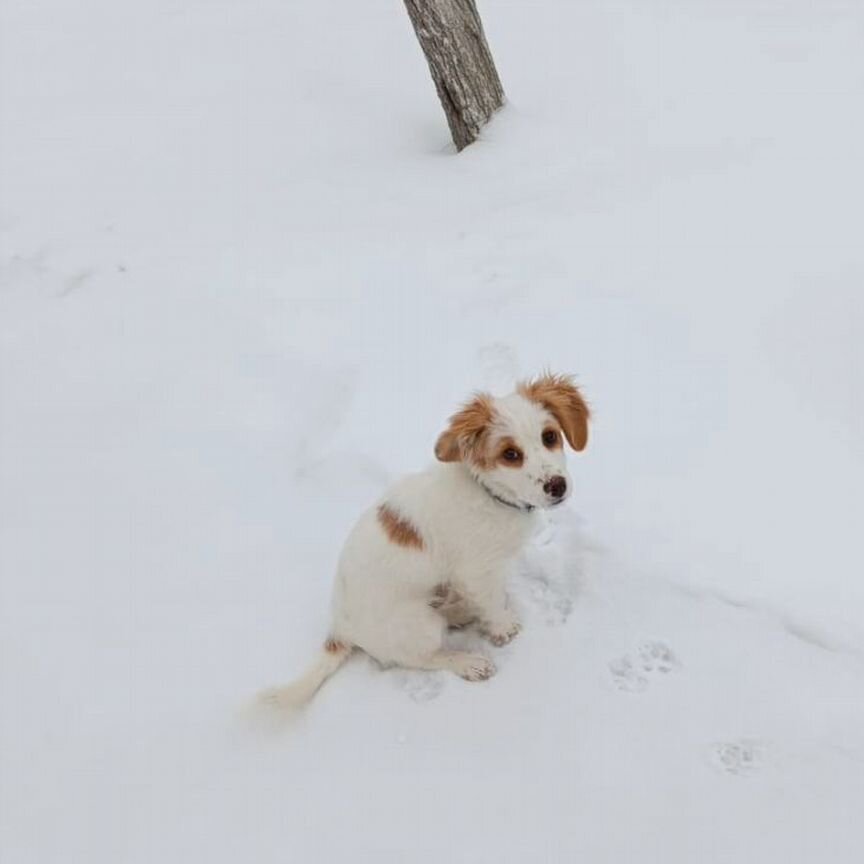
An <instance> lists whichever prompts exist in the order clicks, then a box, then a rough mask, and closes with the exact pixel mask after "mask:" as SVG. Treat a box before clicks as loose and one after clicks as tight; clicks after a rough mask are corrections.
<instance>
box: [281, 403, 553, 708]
mask: <svg viewBox="0 0 864 864" xmlns="http://www.w3.org/2000/svg"><path fill="white" fill-rule="evenodd" d="M493 405H494V409H495V415H496V421H495V423H494V425H493V426H492V428H491V430H490V433H491V434H490V445H491V446H492V447H493V448H494V447H495V444H496V442H500V440H501V439H502V438H505V437H509V438H512V439H514V441H515V442H516V443H517V444H518V446H519V448H520V449H521V450H522V453H523V454H524V458H523V463H522V465H521V466H520V467H518V468H513V467H510V466H506V465H500V464H496V466H495V467H494V468H492V469H490V470H480V469H479V468H477V467H476V466H473V465H472V464H471V463H466V462H463V461H455V462H447V463H438V464H435V465H433V466H431V467H430V468H429V469H428V470H426V471H424V472H422V473H420V474H413V475H409V476H406V477H404V478H402V479H401V480H400V481H398V482H397V483H396V484H395V485H394V486H393V487H392V488H391V489H389V490H388V491H387V493H386V494H385V495H384V496H383V498H382V499H381V501H380V502H378V503H377V504H376V505H375V506H373V507H371V508H369V509H368V510H367V511H366V512H365V513H363V515H362V516H361V517H360V519H359V520H358V522H357V523H356V525H355V526H354V528H353V530H352V531H351V533H350V534H349V536H348V538H347V540H346V542H345V545H344V547H343V550H342V554H341V557H340V560H339V566H338V571H337V574H336V581H335V586H334V592H333V608H332V624H331V629H330V638H331V639H332V640H335V641H336V642H338V643H340V644H341V646H344V648H340V649H339V650H337V651H334V650H333V647H332V645H331V650H330V652H329V653H328V652H327V651H325V652H323V653H322V657H321V658H320V659H319V660H318V661H317V662H316V664H315V665H314V666H313V667H312V668H311V669H310V670H309V672H308V673H307V674H306V675H305V676H304V677H303V678H301V679H300V680H299V681H298V682H296V683H295V684H293V685H291V686H290V687H286V688H282V689H277V690H274V691H270V692H269V693H268V698H269V699H270V700H272V701H275V702H276V703H278V704H279V705H283V706H298V705H300V704H302V703H303V702H305V701H306V700H308V699H309V698H310V697H311V695H312V694H313V693H314V692H315V690H316V689H317V688H318V687H319V686H320V685H321V683H323V681H324V680H325V679H326V678H327V677H328V676H329V675H330V674H332V673H333V672H334V671H335V670H336V669H337V668H338V667H339V665H341V663H342V662H343V660H344V659H345V658H346V657H347V656H348V654H350V652H351V650H352V649H353V648H360V649H362V650H363V651H365V652H366V653H367V654H369V655H370V656H372V657H374V658H375V659H376V660H379V661H380V662H381V663H384V664H388V665H392V664H395V665H399V666H405V667H411V668H415V669H449V670H451V671H453V672H455V673H456V674H458V675H461V676H462V677H463V678H467V679H469V680H481V679H484V678H488V677H489V676H490V675H492V674H493V673H494V671H495V669H494V666H493V665H492V663H491V662H490V661H489V660H488V659H487V658H486V657H483V656H481V655H476V654H468V653H464V652H456V651H447V650H446V649H445V648H444V636H445V633H446V631H447V628H448V626H449V625H460V624H463V623H466V622H467V621H469V620H473V619H475V618H476V620H477V621H478V623H479V626H480V629H481V631H482V632H483V633H485V634H486V635H487V636H488V637H489V639H490V640H491V641H492V642H493V643H495V644H498V645H500V644H504V643H505V642H508V641H509V640H510V639H512V638H513V637H514V636H515V635H516V634H517V633H518V631H519V622H518V621H517V619H516V616H515V615H514V613H513V610H512V609H511V608H510V605H509V603H508V598H507V592H506V590H505V577H506V572H507V567H508V564H509V563H510V562H511V561H512V560H513V558H514V557H515V556H516V555H517V554H518V552H519V551H520V549H521V548H522V547H523V545H524V544H525V542H526V540H527V539H528V538H529V536H530V535H531V533H532V532H533V530H534V523H535V518H536V508H538V507H548V506H551V505H552V504H554V503H560V501H554V500H553V499H551V498H550V496H549V495H548V494H547V493H546V492H544V489H543V486H544V483H546V482H547V481H548V480H549V479H550V478H551V477H553V476H562V477H564V478H566V479H567V481H568V490H569V486H570V483H569V478H567V474H566V469H565V467H564V465H565V457H564V451H563V447H559V448H558V449H555V450H550V449H548V448H547V447H546V446H544V444H543V442H542V434H543V430H544V429H545V428H548V426H549V425H550V423H551V424H554V423H555V418H553V417H552V415H551V414H549V413H548V412H547V411H546V410H545V409H544V408H542V407H541V406H540V405H538V404H537V403H535V402H532V401H530V400H529V399H527V398H525V397H524V396H522V395H520V394H516V393H514V394H512V395H510V396H507V397H504V398H502V399H496V400H493ZM499 446H500V445H499ZM484 487H485V488H484ZM491 493H494V494H495V495H497V496H499V497H500V498H502V499H504V500H506V501H509V502H511V503H512V504H515V505H516V506H508V505H507V504H505V503H502V501H500V500H496V498H494V497H493V494H491ZM561 500H563V499H561ZM381 504H385V505H386V506H387V507H388V508H389V509H391V510H392V511H393V512H395V513H397V514H398V515H399V517H400V519H403V520H407V521H408V522H410V523H411V525H412V526H414V527H415V528H416V530H417V532H418V533H419V534H420V536H421V537H422V541H423V547H424V548H423V549H418V548H415V547H411V546H402V545H398V544H396V543H394V542H393V541H392V540H391V539H390V538H389V537H388V535H387V533H386V532H385V530H384V528H383V527H382V525H381V523H380V521H379V517H378V507H379V506H380V505H381ZM517 508H518V509H517ZM529 508H531V509H529ZM441 586H447V587H446V592H447V593H446V596H443V595H444V589H443V588H442V587H441ZM436 592H437V593H436ZM435 601H437V602H438V603H439V604H440V608H433V605H430V603H434V602H435Z"/></svg>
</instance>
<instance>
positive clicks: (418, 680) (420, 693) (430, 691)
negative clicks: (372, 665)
mask: <svg viewBox="0 0 864 864" xmlns="http://www.w3.org/2000/svg"><path fill="white" fill-rule="evenodd" d="M396 685H397V686H398V687H399V689H400V690H404V691H405V692H406V693H407V694H408V695H409V696H410V697H411V699H412V700H413V701H414V702H431V701H432V700H433V699H437V698H438V697H439V696H440V695H441V691H442V690H443V689H444V673H443V672H417V671H409V670H407V669H403V670H399V672H397V675H396Z"/></svg>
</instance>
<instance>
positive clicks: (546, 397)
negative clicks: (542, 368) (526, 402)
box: [518, 375, 591, 450]
mask: <svg viewBox="0 0 864 864" xmlns="http://www.w3.org/2000/svg"><path fill="white" fill-rule="evenodd" d="M518 391H519V392H520V393H521V394H522V395H523V396H524V397H525V398H526V399H531V400H532V401H534V402H538V403H539V404H540V405H542V406H543V407H544V408H545V409H546V410H547V411H548V412H549V413H550V414H551V415H552V416H553V417H554V418H555V419H556V420H557V421H558V422H559V423H560V424H561V428H562V429H563V430H564V434H565V435H566V436H567V440H568V441H569V442H570V446H571V447H572V448H573V449H574V450H584V449H585V445H586V444H587V443H588V419H589V418H590V416H591V411H590V410H589V408H588V405H587V404H586V403H585V400H584V399H583V398H582V394H581V393H580V392H579V389H578V388H577V387H576V385H575V384H574V383H573V380H572V379H571V378H570V377H569V376H567V375H543V376H542V377H540V378H537V379H535V380H533V381H523V382H522V383H521V384H520V385H519V387H518Z"/></svg>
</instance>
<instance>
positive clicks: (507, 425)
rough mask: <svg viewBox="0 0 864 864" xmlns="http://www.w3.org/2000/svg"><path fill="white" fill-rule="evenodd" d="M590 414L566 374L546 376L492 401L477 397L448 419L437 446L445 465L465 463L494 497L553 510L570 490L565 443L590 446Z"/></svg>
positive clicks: (523, 505)
mask: <svg viewBox="0 0 864 864" xmlns="http://www.w3.org/2000/svg"><path fill="white" fill-rule="evenodd" d="M589 415H590V412H589V410H588V406H587V405H586V404H585V400H584V399H583V398H582V394H581V393H580V392H579V390H578V389H577V388H576V385H575V384H573V382H572V380H571V379H570V378H568V377H567V376H564V375H544V376H542V377H540V378H537V379H535V380H533V381H526V382H523V383H522V384H519V385H518V386H517V388H516V392H515V393H511V394H510V395H509V396H504V397H503V398H493V397H492V396H489V395H488V394H486V393H478V394H476V395H475V396H474V398H473V399H472V400H471V401H470V402H468V403H466V404H465V405H464V406H463V407H462V409H461V410H460V411H458V412H457V413H456V414H454V415H453V416H452V417H451V418H450V425H449V426H448V427H447V429H445V430H444V432H442V433H441V435H440V436H439V438H438V441H437V443H436V444H435V455H436V456H437V457H438V459H440V460H441V461H442V462H463V463H465V465H466V466H467V467H468V469H469V470H470V471H471V473H472V474H473V475H474V476H475V477H476V478H477V479H478V480H479V481H481V482H482V483H483V485H484V486H486V488H487V489H489V490H490V491H491V492H492V493H493V494H495V495H497V496H500V497H501V498H502V499H503V500H505V501H508V502H511V503H513V504H515V505H517V506H520V507H552V506H554V505H556V504H560V503H561V502H563V501H564V500H565V499H566V497H567V493H568V491H569V489H570V479H569V477H568V475H567V469H566V467H565V459H564V439H565V438H566V439H567V441H568V442H569V444H570V446H571V447H572V448H573V449H574V450H584V449H585V445H586V444H587V443H588V418H589Z"/></svg>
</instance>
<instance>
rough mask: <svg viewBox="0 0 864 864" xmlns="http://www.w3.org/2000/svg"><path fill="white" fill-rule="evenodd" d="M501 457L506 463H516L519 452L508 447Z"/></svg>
mask: <svg viewBox="0 0 864 864" xmlns="http://www.w3.org/2000/svg"><path fill="white" fill-rule="evenodd" d="M501 456H502V457H503V458H504V459H506V460H507V461H508V462H516V461H517V460H518V459H519V458H520V454H519V451H518V450H516V449H514V448H513V447H508V448H507V449H506V450H505V451H504V452H503V453H502V454H501Z"/></svg>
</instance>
